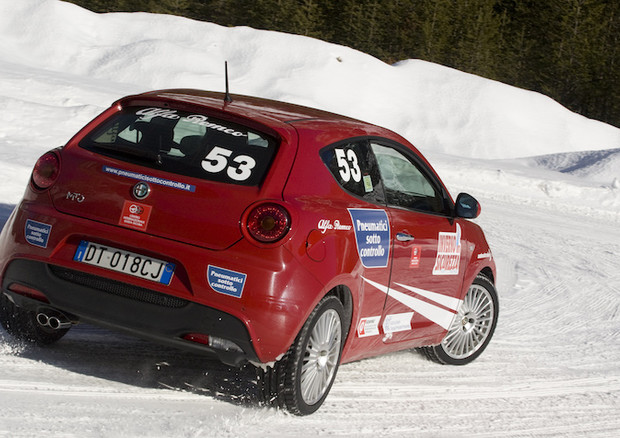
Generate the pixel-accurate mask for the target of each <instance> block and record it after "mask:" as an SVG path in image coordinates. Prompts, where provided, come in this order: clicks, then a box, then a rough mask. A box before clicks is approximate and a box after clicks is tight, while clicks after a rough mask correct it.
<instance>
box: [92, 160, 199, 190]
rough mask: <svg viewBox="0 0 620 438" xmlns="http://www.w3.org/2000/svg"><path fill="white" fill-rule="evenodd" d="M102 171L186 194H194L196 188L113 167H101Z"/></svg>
mask: <svg viewBox="0 0 620 438" xmlns="http://www.w3.org/2000/svg"><path fill="white" fill-rule="evenodd" d="M102 170H103V171H104V172H105V173H110V174H112V175H117V176H122V177H125V178H131V179H137V180H138V181H144V182H147V183H152V184H157V185H160V186H165V187H172V188H173V189H179V190H184V191H186V192H195V191H196V186H195V185H192V184H187V183H183V182H179V181H171V180H169V179H164V178H158V177H156V176H151V175H145V174H143V173H139V172H132V171H130V170H124V169H117V168H115V167H110V166H103V168H102Z"/></svg>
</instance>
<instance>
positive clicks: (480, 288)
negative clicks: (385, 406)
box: [421, 275, 498, 365]
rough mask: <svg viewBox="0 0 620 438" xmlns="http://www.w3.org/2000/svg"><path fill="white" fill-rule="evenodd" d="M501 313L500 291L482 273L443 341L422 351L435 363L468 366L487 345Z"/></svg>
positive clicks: (470, 289) (472, 285)
mask: <svg viewBox="0 0 620 438" xmlns="http://www.w3.org/2000/svg"><path fill="white" fill-rule="evenodd" d="M497 315H498V300H497V292H496V290H495V286H494V285H493V283H492V282H491V281H490V280H489V279H488V278H487V277H485V276H483V275H479V276H477V277H476V279H475V280H474V281H473V283H472V284H471V286H470V287H469V290H468V291H467V294H466V295H465V298H464V299H463V302H462V303H461V306H460V308H459V310H458V313H457V315H456V317H455V318H454V321H453V322H452V325H451V326H450V328H449V329H448V333H446V336H445V337H444V339H443V341H441V344H439V345H435V346H432V347H423V348H422V349H421V350H422V351H423V352H424V353H425V354H426V355H427V356H428V357H429V358H430V359H432V360H434V361H435V362H439V363H442V364H449V365H465V364H467V363H469V362H471V361H473V360H474V359H476V358H477V357H478V356H480V354H482V352H483V351H484V349H485V348H486V347H487V345H488V344H489V342H490V341H491V337H492V336H493V332H494V331H495V326H496V325H497Z"/></svg>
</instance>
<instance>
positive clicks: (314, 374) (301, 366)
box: [262, 296, 345, 415]
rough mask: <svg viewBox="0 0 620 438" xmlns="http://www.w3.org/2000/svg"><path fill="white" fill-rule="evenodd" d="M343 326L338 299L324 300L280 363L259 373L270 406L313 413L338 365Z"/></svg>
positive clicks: (326, 392) (301, 413)
mask: <svg viewBox="0 0 620 438" xmlns="http://www.w3.org/2000/svg"><path fill="white" fill-rule="evenodd" d="M343 324H344V309H343V306H342V303H341V302H340V300H339V299H338V298H336V297H335V296H326V297H325V298H323V299H322V300H321V301H320V302H319V304H318V305H317V307H316V308H315V309H314V310H313V311H312V313H311V314H310V316H309V317H308V320H307V321H306V323H305V324H304V326H303V328H302V329H301V331H300V333H299V335H298V336H297V338H296V339H295V342H294V343H293V345H292V346H291V348H290V349H289V351H288V352H287V353H286V355H285V356H284V357H283V358H282V360H280V361H279V362H278V363H276V365H275V366H274V367H273V368H270V369H269V370H268V371H266V372H264V373H262V379H263V392H264V395H265V396H266V397H267V400H268V401H269V402H270V403H271V404H277V405H279V406H280V407H283V408H285V409H286V410H288V411H289V412H291V413H293V414H296V415H309V414H312V413H313V412H315V411H316V410H317V409H318V408H319V407H320V406H321V405H322V404H323V402H324V401H325V398H326V397H327V394H328V393H329V390H330V389H331V387H332V384H333V383H334V380H335V378H336V372H337V371H338V366H339V364H340V355H341V353H342V347H343V343H344V333H345V328H344V327H343ZM274 402H276V403H274Z"/></svg>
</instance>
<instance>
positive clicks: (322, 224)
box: [317, 219, 353, 234]
mask: <svg viewBox="0 0 620 438" xmlns="http://www.w3.org/2000/svg"><path fill="white" fill-rule="evenodd" d="M317 228H318V229H319V231H321V233H323V234H325V233H326V232H327V230H335V231H350V230H351V228H353V227H352V226H351V225H342V224H341V223H340V221H339V220H338V219H336V220H335V221H334V222H333V223H332V221H331V220H330V219H321V220H320V221H319V223H318V224H317Z"/></svg>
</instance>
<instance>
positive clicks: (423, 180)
mask: <svg viewBox="0 0 620 438" xmlns="http://www.w3.org/2000/svg"><path fill="white" fill-rule="evenodd" d="M371 149H372V151H373V153H374V155H375V157H376V160H377V164H378V166H379V171H380V173H381V178H382V179H383V185H384V188H385V196H386V199H387V203H388V204H389V205H393V206H397V207H404V208H409V209H414V210H422V211H428V212H433V213H445V211H446V205H445V202H444V198H443V196H442V193H441V190H440V189H439V187H437V185H436V184H435V183H433V182H432V180H431V179H430V178H429V177H428V176H427V174H426V172H424V171H423V170H422V168H421V167H420V166H418V165H417V164H415V163H414V162H413V160H411V159H409V158H408V157H407V156H406V155H404V154H403V153H401V152H400V151H398V150H396V149H394V148H392V147H388V146H384V145H380V144H376V143H372V144H371Z"/></svg>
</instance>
